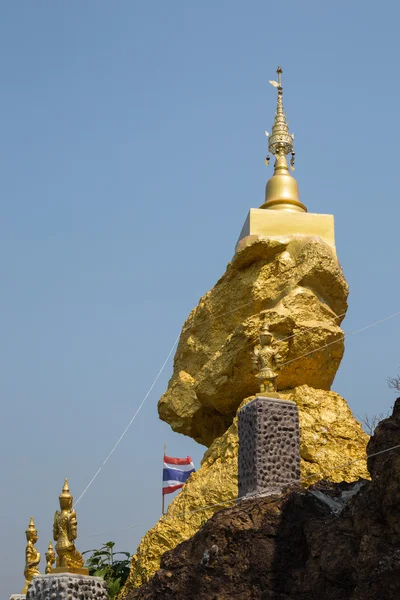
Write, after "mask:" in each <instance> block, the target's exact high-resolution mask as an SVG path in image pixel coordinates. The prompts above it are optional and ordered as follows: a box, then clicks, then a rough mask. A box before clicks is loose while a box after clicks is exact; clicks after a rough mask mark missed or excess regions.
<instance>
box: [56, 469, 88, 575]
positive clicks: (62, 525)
mask: <svg viewBox="0 0 400 600" xmlns="http://www.w3.org/2000/svg"><path fill="white" fill-rule="evenodd" d="M59 500H60V508H61V511H60V510H57V511H56V514H55V515H54V524H53V537H54V541H55V542H56V552H57V562H56V568H55V569H52V571H51V572H52V573H79V574H81V575H88V574H89V570H88V569H83V564H84V562H85V561H84V560H83V558H82V555H81V554H80V552H78V550H77V549H76V548H75V543H74V540H75V539H76V538H77V533H78V522H77V520H76V512H75V511H74V509H73V508H72V502H73V498H72V496H71V494H70V492H69V487H68V479H66V480H65V483H64V487H63V491H62V493H61V495H60V497H59Z"/></svg>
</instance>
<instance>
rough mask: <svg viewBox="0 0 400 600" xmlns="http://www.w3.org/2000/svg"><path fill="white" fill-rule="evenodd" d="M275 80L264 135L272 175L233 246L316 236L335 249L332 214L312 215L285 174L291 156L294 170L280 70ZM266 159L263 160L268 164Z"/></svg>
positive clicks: (241, 246)
mask: <svg viewBox="0 0 400 600" xmlns="http://www.w3.org/2000/svg"><path fill="white" fill-rule="evenodd" d="M276 72H277V74H278V81H270V83H271V84H272V85H273V86H274V87H275V88H277V90H278V99H277V107H276V113H275V120H274V124H273V126H272V132H271V135H269V134H268V132H265V133H266V135H268V150H269V152H270V153H271V154H273V155H274V156H275V168H274V174H273V175H272V177H271V179H270V180H269V181H268V182H267V185H266V187H265V201H264V203H263V204H262V205H261V206H260V208H251V209H250V212H249V214H248V216H247V219H246V221H245V224H244V225H243V228H242V231H241V233H240V236H239V240H238V242H237V245H236V252H238V251H240V250H242V249H243V248H244V247H246V246H248V245H249V244H251V243H253V242H254V240H256V239H262V238H264V237H268V238H274V237H275V238H280V239H281V238H282V237H284V238H287V237H288V236H290V235H296V236H299V235H300V236H301V235H304V236H307V237H314V236H317V237H319V238H321V239H322V240H323V241H324V242H326V243H327V244H328V246H330V247H331V248H332V249H333V251H334V252H335V254H336V250H335V233H334V219H333V215H321V214H312V213H309V212H307V208H306V206H305V205H304V204H303V203H302V202H300V197H299V187H298V184H297V181H296V180H295V179H294V177H292V175H291V174H290V172H289V168H288V163H287V158H286V156H287V155H289V154H290V155H291V160H290V167H291V169H292V170H294V159H295V152H294V147H293V140H294V135H293V134H291V133H289V127H288V124H287V121H286V115H285V112H284V109H283V87H282V69H281V67H278V69H277V71H276ZM269 160H270V157H269V156H267V158H266V159H265V162H266V164H267V165H268V164H269Z"/></svg>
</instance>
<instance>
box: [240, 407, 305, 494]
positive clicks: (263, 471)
mask: <svg viewBox="0 0 400 600" xmlns="http://www.w3.org/2000/svg"><path fill="white" fill-rule="evenodd" d="M238 478H239V499H241V498H243V497H244V496H245V497H246V498H251V497H254V496H268V495H271V494H280V493H281V491H282V489H283V488H285V487H286V486H289V485H293V484H295V483H299V481H300V428H299V414H298V410H297V406H296V404H295V402H292V401H291V400H280V399H276V398H267V397H264V396H257V397H256V398H255V399H254V400H251V402H249V403H248V404H246V405H245V406H244V407H243V408H242V409H241V411H240V412H239V464H238Z"/></svg>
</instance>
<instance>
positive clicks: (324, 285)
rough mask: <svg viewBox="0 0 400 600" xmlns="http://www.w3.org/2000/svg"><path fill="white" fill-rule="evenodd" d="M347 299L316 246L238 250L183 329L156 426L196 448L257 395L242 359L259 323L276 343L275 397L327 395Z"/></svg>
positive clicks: (264, 244)
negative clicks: (305, 392)
mask: <svg viewBox="0 0 400 600" xmlns="http://www.w3.org/2000/svg"><path fill="white" fill-rule="evenodd" d="M347 294H348V287H347V283H346V280H345V279H344V277H343V273H342V270H341V268H340V266H339V265H338V262H337V259H336V255H335V254H334V253H333V251H332V249H331V248H330V247H329V246H327V245H326V244H324V243H323V242H322V241H321V240H319V239H318V238H304V237H298V238H296V237H294V236H292V237H291V238H288V239H287V240H286V241H285V240H280V241H279V240H277V239H267V238H266V239H262V240H257V241H255V242H254V243H253V244H251V245H250V246H247V247H246V248H244V249H243V250H242V251H241V252H239V253H238V254H236V255H235V257H234V258H233V260H232V262H231V263H230V264H229V265H228V267H227V269H226V272H225V273H224V275H223V276H222V277H221V279H220V280H219V281H218V283H217V284H216V285H215V286H214V288H213V289H212V290H211V291H209V292H208V293H207V294H206V295H205V296H203V298H201V300H200V302H199V304H198V306H197V307H196V308H195V309H194V310H193V311H192V312H191V314H190V315H189V317H188V319H187V321H186V323H185V324H184V326H183V329H182V333H181V337H180V341H179V345H178V348H177V351H176V355H175V360H174V373H173V376H172V378H171V380H170V382H169V386H168V390H167V392H166V393H165V394H164V395H163V396H162V398H161V400H160V402H159V406H158V410H159V414H160V418H161V419H162V420H164V421H166V422H167V423H169V424H170V425H171V427H172V429H174V431H177V432H179V433H184V434H185V435H188V436H190V437H192V438H194V439H195V440H196V441H198V442H200V443H202V444H204V445H206V446H209V445H210V444H211V443H212V442H213V441H214V439H216V438H217V437H219V436H220V435H222V434H223V433H224V432H225V431H226V430H227V428H228V427H229V425H230V424H231V423H232V420H233V418H234V416H235V414H236V411H237V409H238V406H239V405H240V403H241V402H242V401H243V398H247V397H248V396H251V395H253V394H255V393H256V392H257V391H258V383H257V380H256V378H255V377H254V375H252V373H251V351H252V349H253V347H254V344H255V343H256V341H257V339H258V334H259V330H260V324H261V321H266V322H267V323H268V325H269V326H270V330H271V332H272V333H273V334H274V336H275V337H276V338H277V340H278V342H279V351H280V354H281V356H282V360H283V366H282V369H281V371H280V372H279V377H278V380H277V384H278V389H279V390H285V389H289V388H294V387H297V386H301V385H304V384H306V385H308V386H311V387H313V388H316V389H321V390H329V389H330V386H331V384H332V381H333V379H334V377H335V374H336V371H337V369H338V367H339V364H340V361H341V359H342V356H343V351H344V344H343V333H342V331H341V329H340V327H339V326H340V323H341V321H342V320H343V318H344V314H345V312H346V309H347Z"/></svg>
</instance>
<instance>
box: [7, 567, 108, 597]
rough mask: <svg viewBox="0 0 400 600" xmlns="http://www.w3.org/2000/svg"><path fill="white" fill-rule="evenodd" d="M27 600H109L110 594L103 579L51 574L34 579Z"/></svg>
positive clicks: (68, 574)
mask: <svg viewBox="0 0 400 600" xmlns="http://www.w3.org/2000/svg"><path fill="white" fill-rule="evenodd" d="M16 600H17V599H16ZM26 600H108V592H107V585H106V583H105V581H104V579H102V578H101V577H91V576H90V575H75V574H73V573H50V574H49V575H40V576H38V577H34V578H33V580H32V582H31V584H30V586H29V588H28V591H27V593H26Z"/></svg>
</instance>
